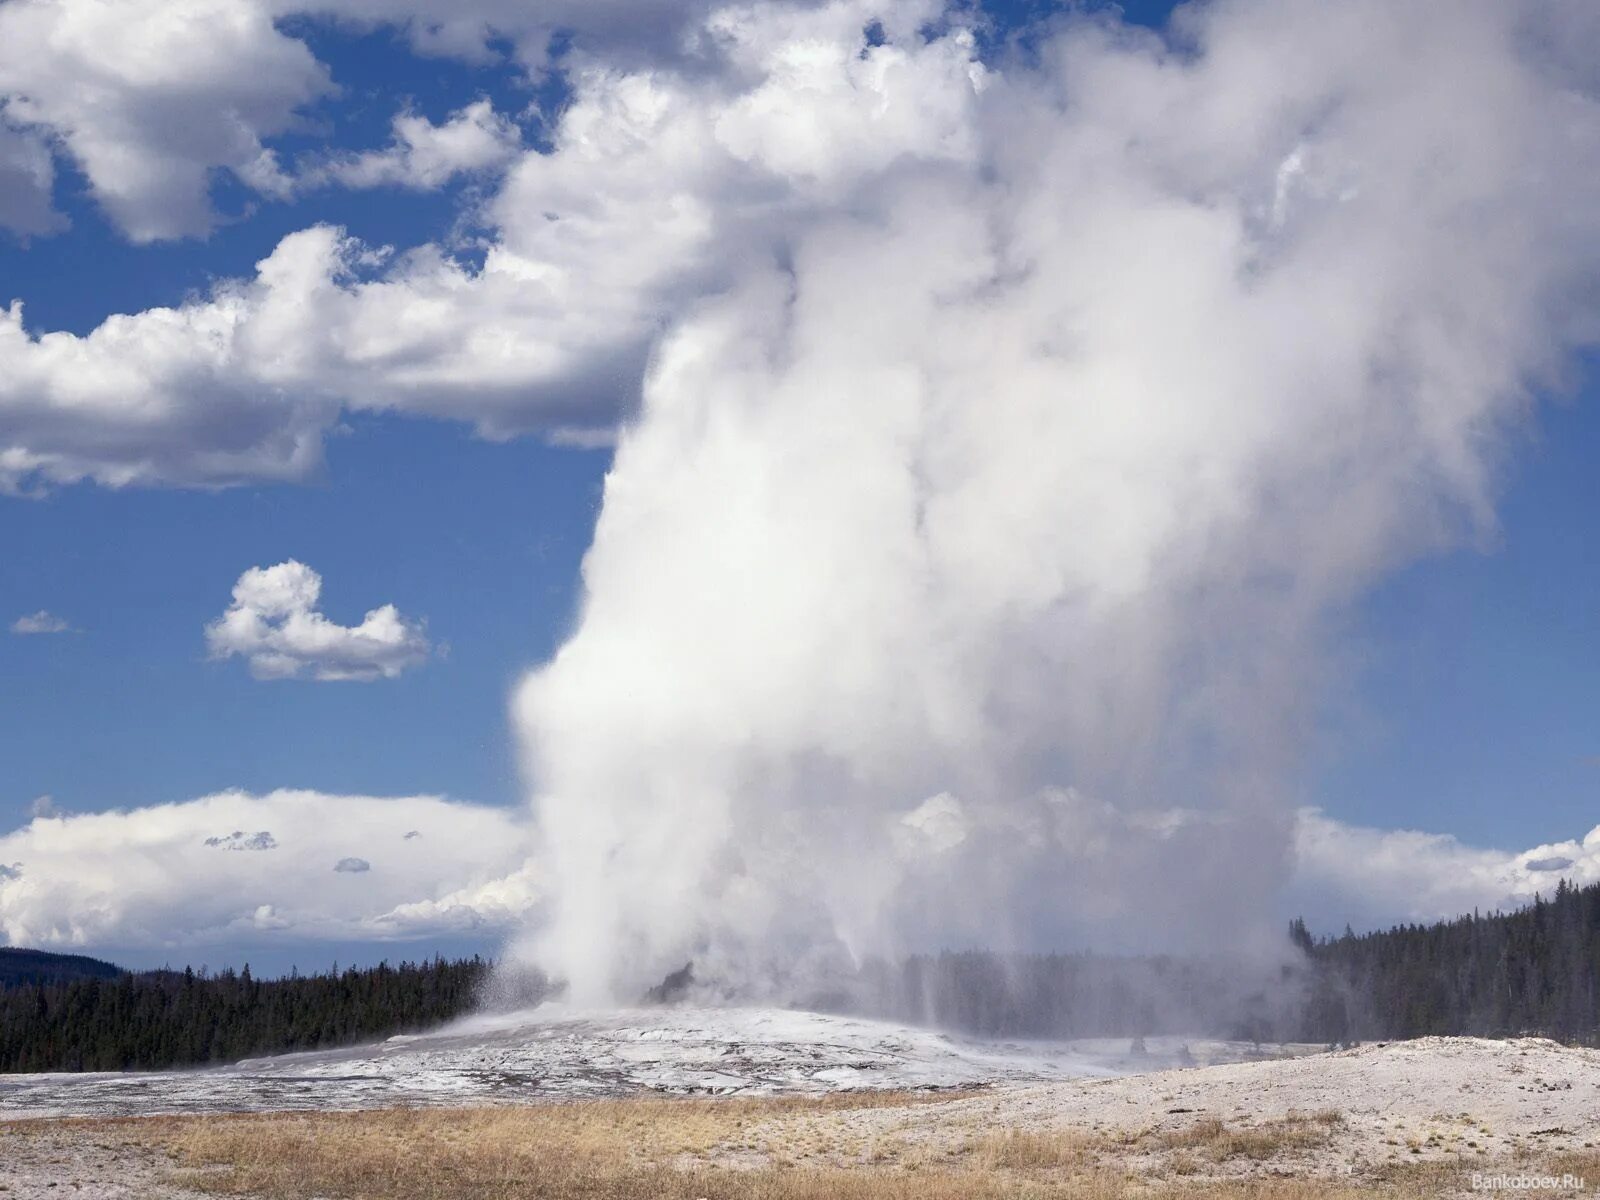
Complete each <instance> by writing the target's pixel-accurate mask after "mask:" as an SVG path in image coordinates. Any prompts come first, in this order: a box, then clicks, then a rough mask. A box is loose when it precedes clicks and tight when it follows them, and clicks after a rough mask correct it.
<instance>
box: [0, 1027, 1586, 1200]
mask: <svg viewBox="0 0 1600 1200" xmlns="http://www.w3.org/2000/svg"><path fill="white" fill-rule="evenodd" d="M1128 1049H1129V1047H1128V1044H1127V1043H1125V1042H1115V1043H1111V1042H1077V1043H1063V1044H1053V1045H1049V1046H1043V1045H1039V1044H1037V1043H1010V1044H995V1043H981V1042H973V1041H968V1040H964V1039H957V1038H949V1037H945V1036H943V1035H940V1034H937V1033H932V1032H929V1031H926V1030H918V1029H910V1028H905V1027H901V1026H894V1025H885V1024H882V1023H878V1022H866V1021H853V1020H847V1019H842V1018H836V1017H822V1016H818V1015H816V1014H809V1013H793V1012H783V1011H778V1010H734V1011H712V1010H692V1009H679V1010H671V1011H663V1010H653V1011H646V1012H632V1013H615V1014H609V1015H606V1016H592V1015H582V1014H572V1013H555V1014H550V1015H542V1016H539V1017H538V1018H537V1019H530V1018H529V1017H528V1015H527V1014H520V1015H517V1016H511V1017H501V1018H492V1019H490V1018H483V1019H477V1020H474V1021H471V1022H467V1023H464V1024H462V1025H459V1026H456V1027H453V1028H452V1029H450V1030H447V1031H442V1032H440V1033H437V1034H430V1035H427V1036H424V1037H419V1038H408V1039H391V1040H390V1041H388V1042H385V1043H382V1044H380V1045H378V1046H369V1047H362V1048H358V1049H352V1050H348V1051H340V1052H330V1053H318V1054H309V1055H292V1056H284V1057H283V1058H280V1059H266V1060H258V1061H256V1062H254V1063H251V1064H242V1065H240V1066H238V1067H234V1068H227V1069H223V1070H216V1071H203V1072H172V1073H166V1074H161V1075H141V1076H95V1077H76V1078H74V1077H69V1076H59V1075H56V1076H28V1077H22V1076H12V1077H9V1078H7V1079H6V1080H5V1082H4V1083H3V1084H0V1086H3V1087H4V1088H5V1089H6V1090H5V1093H4V1096H3V1097H0V1110H3V1111H0V1119H5V1120H10V1121H14V1122H15V1123H14V1124H11V1125H9V1126H6V1125H0V1200H24V1198H26V1200H42V1198H44V1197H55V1198H59V1197H61V1196H63V1195H77V1196H85V1197H96V1198H98V1197H107V1198H108V1200H122V1198H123V1197H128V1198H130V1200H131V1198H132V1197H140V1198H145V1197H149V1198H151V1200H190V1197H191V1196H192V1195H193V1194H192V1193H188V1192H185V1191H183V1190H182V1189H180V1188H177V1187H175V1186H173V1185H171V1184H170V1183H167V1182H163V1173H164V1171H165V1169H166V1164H165V1163H164V1162H163V1161H162V1160H161V1159H160V1157H159V1156H158V1155H157V1154H155V1153H154V1152H152V1151H150V1150H148V1149H144V1148H141V1147H138V1146H137V1145H133V1144H130V1142H129V1140H128V1138H127V1137H126V1136H123V1135H119V1134H117V1133H115V1132H113V1131H108V1130H106V1129H105V1128H103V1127H100V1128H97V1127H96V1126H95V1125H94V1124H74V1123H61V1122H57V1121H50V1120H21V1121H17V1120H16V1119H17V1118H23V1117H52V1116H62V1115H68V1114H77V1115H93V1116H105V1115H119V1114H121V1115H127V1114H140V1113H153V1112H199V1111H219V1110H231V1109H249V1110H267V1109H273V1108H352V1107H365V1106H369V1105H373V1104H392V1103H418V1102H421V1103H455V1104H470V1103H481V1102H486V1101H487V1102H501V1103H504V1102H516V1101H518V1100H552V1099H561V1098H572V1097H581V1096H594V1095H618V1094H629V1093H633V1094H637V1093H638V1092H640V1091H658V1092H668V1093H675V1094H694V1093H699V1094H705V1093H707V1092H712V1093H737V1094H752V1093H755V1094H776V1093H785V1092H802V1093H806V1092H811V1093H815V1092H819V1091H827V1090H837V1089H844V1088H854V1087H863V1086H878V1087H913V1088H918V1087H949V1086H956V1085H971V1084H984V1085H987V1086H985V1087H984V1088H983V1090H981V1091H979V1092H976V1093H974V1094H973V1095H970V1096H963V1097H961V1098H958V1099H954V1100H951V1101H948V1102H945V1103H940V1104H936V1105H925V1104H924V1105H917V1104H908V1105H906V1106H903V1107H901V1106H896V1107H890V1108H868V1109H856V1110H847V1111H843V1112H833V1113H819V1114H816V1115H814V1116H808V1117H804V1118H801V1119H802V1120H803V1121H805V1122H806V1123H808V1124H814V1125H815V1126H816V1129H815V1132H816V1133H817V1134H818V1135H820V1136H819V1137H818V1138H817V1139H813V1144H831V1145H837V1146H840V1147H841V1148H844V1149H842V1150H841V1154H842V1156H843V1157H842V1158H841V1161H848V1157H849V1156H850V1155H853V1154H856V1153H859V1152H860V1147H862V1146H863V1145H870V1144H871V1143H872V1141H873V1140H874V1139H875V1138H893V1139H896V1140H905V1139H911V1140H914V1141H926V1142H927V1143H928V1144H929V1145H930V1146H938V1145H952V1146H953V1145H958V1144H960V1143H962V1142H964V1141H967V1140H969V1139H970V1138H971V1137H972V1136H973V1135H974V1134H975V1133H978V1134H982V1133H987V1132H993V1131H996V1130H1002V1129H1016V1128H1022V1129H1051V1128H1060V1129H1071V1130H1078V1131H1082V1132H1088V1133H1100V1134H1113V1135H1114V1134H1117V1133H1123V1132H1126V1133H1135V1132H1140V1131H1149V1130H1167V1129H1176V1128H1181V1127H1182V1126H1184V1125H1187V1124H1189V1123H1192V1122H1195V1121H1198V1120H1201V1119H1203V1118H1205V1117H1208V1116H1216V1117H1220V1118H1222V1119H1223V1120H1225V1121H1226V1122H1228V1123H1229V1124H1230V1125H1250V1124H1257V1123H1260V1122H1262V1121H1269V1120H1272V1119H1274V1118H1278V1117H1283V1116H1286V1115H1288V1114H1290V1113H1316V1112H1323V1111H1330V1110H1331V1111H1334V1112H1337V1113H1339V1114H1341V1115H1342V1117H1343V1120H1342V1122H1341V1123H1340V1124H1338V1125H1337V1126H1336V1127H1335V1128H1334V1130H1333V1134H1332V1139H1331V1141H1330V1142H1329V1143H1328V1144H1327V1145H1326V1146H1323V1147H1320V1148H1314V1149H1308V1150H1303V1151H1296V1152H1295V1153H1294V1155H1293V1156H1292V1158H1291V1159H1290V1160H1289V1161H1288V1162H1283V1161H1277V1162H1274V1163H1273V1164H1271V1166H1270V1169H1271V1170H1274V1171H1279V1170H1285V1169H1287V1170H1289V1171H1292V1172H1293V1173H1294V1174H1296V1175H1301V1174H1310V1175H1317V1176H1321V1177H1323V1178H1327V1179H1342V1178H1343V1177H1344V1176H1346V1175H1347V1173H1349V1172H1350V1171H1352V1170H1353V1171H1355V1172H1357V1174H1358V1176H1359V1174H1360V1173H1361V1172H1363V1171H1366V1170H1368V1169H1371V1168H1378V1167H1381V1166H1383V1164H1385V1163H1407V1162H1425V1161H1429V1160H1437V1159H1448V1160H1459V1161H1460V1162H1461V1163H1462V1164H1463V1194H1465V1179H1466V1172H1467V1171H1469V1170H1471V1169H1483V1170H1502V1169H1514V1167H1515V1164H1516V1163H1517V1162H1518V1161H1519V1160H1520V1159H1522V1158H1523V1157H1525V1156H1526V1155H1527V1154H1529V1153H1539V1152H1547V1153H1558V1152H1563V1151H1567V1150H1581V1149H1585V1148H1592V1147H1595V1146H1597V1145H1600V1052H1597V1051H1593V1050H1583V1049H1573V1048H1570V1047H1563V1046H1559V1045H1557V1044H1555V1043H1553V1042H1548V1041H1544V1040H1542V1039H1527V1038H1524V1039H1518V1040H1513V1041H1487V1040H1482V1039H1476V1038H1424V1039H1421V1040H1418V1041H1413V1042H1396V1043H1387V1044H1368V1045H1364V1046H1361V1047H1359V1048H1357V1049H1353V1050H1345V1051H1338V1052H1332V1053H1308V1052H1305V1051H1308V1050H1309V1048H1304V1047H1300V1048H1294V1049H1296V1050H1299V1051H1301V1053H1298V1054H1292V1055H1282V1056H1279V1057H1271V1058H1266V1059H1262V1060H1260V1061H1250V1062H1228V1061H1219V1060H1226V1059H1228V1058H1230V1057H1232V1058H1237V1057H1239V1056H1240V1055H1242V1054H1247V1053H1250V1052H1251V1049H1252V1048H1250V1047H1248V1046H1245V1045H1240V1044H1236V1043H1208V1042H1192V1043H1189V1044H1188V1045H1187V1052H1188V1055H1189V1056H1190V1057H1193V1058H1194V1059H1195V1060H1197V1061H1199V1062H1201V1063H1205V1062H1210V1063H1211V1064H1212V1065H1200V1066H1195V1067H1185V1068H1172V1067H1170V1066H1169V1067H1167V1069H1151V1068H1157V1067H1162V1066H1164V1065H1166V1063H1169V1062H1171V1061H1172V1060H1174V1059H1176V1058H1178V1057H1179V1056H1181V1055H1183V1053H1184V1051H1185V1045H1184V1044H1183V1043H1181V1042H1179V1041H1177V1040H1160V1041H1152V1043H1151V1045H1150V1059H1147V1060H1137V1059H1133V1058H1130V1057H1129V1056H1128V1054H1127V1051H1128ZM1277 1053H1279V1054H1282V1051H1278V1052H1277ZM1152 1060H1153V1061H1152ZM1141 1068H1143V1070H1142V1071H1141V1073H1135V1074H1129V1073H1128V1072H1130V1071H1140V1070H1141ZM851 1147H853V1148H854V1149H849V1148H851ZM1127 1165H1128V1166H1129V1167H1130V1169H1138V1168H1139V1167H1140V1166H1141V1165H1142V1164H1141V1163H1140V1162H1139V1161H1138V1160H1137V1154H1136V1153H1133V1152H1131V1153H1130V1161H1129V1162H1128V1164H1127ZM1260 1169H1262V1168H1261V1165H1260V1164H1250V1163H1240V1164H1239V1165H1238V1166H1237V1167H1227V1166H1225V1167H1223V1168H1221V1170H1222V1172H1223V1173H1224V1174H1226V1173H1227V1172H1228V1171H1231V1170H1238V1171H1241V1172H1245V1171H1251V1170H1260ZM1588 1183H1589V1187H1590V1189H1596V1188H1600V1180H1590V1181H1588ZM51 1185H54V1186H51Z"/></svg>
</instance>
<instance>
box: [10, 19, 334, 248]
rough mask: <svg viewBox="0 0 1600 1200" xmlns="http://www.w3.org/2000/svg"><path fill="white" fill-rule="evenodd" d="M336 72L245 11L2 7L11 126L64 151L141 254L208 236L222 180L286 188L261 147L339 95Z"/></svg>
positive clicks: (269, 21)
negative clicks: (159, 243)
mask: <svg viewBox="0 0 1600 1200" xmlns="http://www.w3.org/2000/svg"><path fill="white" fill-rule="evenodd" d="M331 86H332V85H331V82H330V80H329V76H328V72H327V69H326V68H325V67H323V66H322V64H320V63H318V62H317V61H316V59H315V58H314V57H313V56H312V54H311V52H310V51H309V50H308V49H307V48H306V46H305V45H304V44H303V43H302V42H299V41H296V40H295V39H293V38H291V37H288V36H286V35H285V34H283V33H281V32H280V31H279V30H278V29H277V28H276V27H275V25H274V23H273V17H272V13H271V11H270V9H269V7H268V6H266V5H263V4H256V3H240V2H238V0H11V2H9V3H6V4H4V5H0V97H4V98H5V99H6V111H7V114H8V116H9V119H10V120H11V121H12V122H13V123H15V124H19V125H24V126H27V127H30V128H32V129H36V130H41V131H47V132H48V133H49V134H51V135H52V136H53V137H54V138H56V139H58V140H59V142H60V144H61V145H62V146H63V147H64V149H65V151H66V152H67V153H68V154H70V155H71V156H72V158H73V159H74V160H75V161H76V162H77V164H78V166H79V167H80V168H81V169H82V170H83V172H84V174H85V175H86V176H87V177H88V180H89V184H90V187H91V189H92V190H93V192H94V195H95V198H96V199H97V200H98V201H99V202H100V204H101V205H102V206H103V207H104V208H105V209H106V211H107V212H108V213H109V214H110V215H111V217H112V218H113V219H114V220H115V221H116V222H117V224H118V225H120V226H121V227H122V229H123V230H124V231H125V232H126V233H127V235H128V236H129V237H130V238H131V239H132V240H134V241H136V242H148V241H153V240H156V239H160V238H172V237H180V236H184V235H190V234H203V233H206V232H208V231H209V230H210V229H212V228H213V227H214V226H215V224H216V222H217V215H216V213H215V212H214V211H213V209H212V206H211V202H210V183H211V176H212V173H213V172H214V171H216V170H218V169H221V170H226V171H231V172H232V173H233V174H234V175H235V176H236V177H238V178H239V179H241V180H243V181H244V182H245V183H247V184H249V185H250V186H253V187H257V188H259V189H261V190H265V191H272V190H274V189H276V188H278V187H279V186H280V185H281V182H282V181H281V177H280V173H279V172H278V171H277V169H276V167H275V165H274V163H273V161H272V158H271V155H270V152H269V151H268V150H267V149H266V147H265V144H264V139H266V138H268V137H270V136H272V135H274V134H277V133H280V132H282V131H284V130H286V129H288V128H289V127H290V126H291V125H292V124H293V123H294V121H295V119H296V111H297V110H298V109H299V108H301V107H302V106H303V105H306V104H308V103H310V102H311V101H313V100H315V99H317V98H318V97H320V96H322V95H324V94H326V93H328V91H329V90H330V88H331Z"/></svg>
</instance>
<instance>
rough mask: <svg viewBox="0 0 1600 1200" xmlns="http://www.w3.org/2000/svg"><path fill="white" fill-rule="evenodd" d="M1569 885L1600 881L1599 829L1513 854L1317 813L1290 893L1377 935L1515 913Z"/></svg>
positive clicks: (1302, 836)
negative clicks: (1399, 927)
mask: <svg viewBox="0 0 1600 1200" xmlns="http://www.w3.org/2000/svg"><path fill="white" fill-rule="evenodd" d="M1562 879H1566V880H1568V881H1570V882H1572V883H1574V884H1577V885H1579V886H1582V885H1585V884H1591V883H1597V882H1600V826H1597V827H1595V828H1594V829H1591V830H1590V831H1589V833H1588V834H1587V835H1586V836H1585V837H1583V838H1582V839H1581V840H1578V841H1566V842H1553V843H1547V844H1545V845H1541V846H1534V847H1531V848H1529V849H1527V850H1519V851H1510V850H1497V849H1492V848H1485V847H1478V846H1469V845H1466V844H1464V843H1463V842H1461V841H1459V840H1458V839H1457V838H1454V837H1452V836H1450V835H1448V834H1439V833H1422V832H1419V831H1416V830H1409V829H1401V830H1388V829H1370V828H1365V827H1362V826H1357V825H1346V824H1344V823H1342V822H1340V821H1337V820H1335V819H1333V818H1331V817H1329V816H1327V815H1326V814H1325V813H1323V812H1321V811H1319V810H1317V809H1314V808H1310V809H1304V810H1302V811H1301V813H1300V815H1299V820H1298V823H1297V826H1296V833H1295V874H1294V884H1293V887H1292V888H1291V893H1290V894H1291V899H1292V900H1293V901H1296V902H1298V903H1299V904H1300V906H1301V907H1303V908H1304V909H1305V910H1307V911H1308V912H1309V913H1311V914H1314V915H1317V916H1321V917H1323V919H1324V921H1325V922H1326V924H1328V925H1334V923H1335V922H1337V923H1338V925H1342V924H1344V923H1346V922H1348V923H1350V924H1352V925H1354V926H1356V927H1357V928H1370V927H1373V926H1381V925H1387V924H1391V923H1397V922H1407V921H1436V920H1440V919H1446V918H1450V917H1457V916H1460V915H1462V914H1463V913H1470V912H1472V911H1474V910H1478V911H1482V912H1492V911H1495V910H1502V909H1511V908H1516V907H1518V906H1520V905H1524V904H1528V903H1531V902H1532V901H1533V898H1534V897H1535V896H1536V895H1541V894H1542V895H1545V896H1549V895H1550V894H1551V893H1552V892H1553V891H1555V889H1556V884H1557V883H1558V882H1559V881H1560V880H1562ZM1338 925H1334V927H1333V928H1327V929H1325V932H1328V933H1334V932H1337V930H1338Z"/></svg>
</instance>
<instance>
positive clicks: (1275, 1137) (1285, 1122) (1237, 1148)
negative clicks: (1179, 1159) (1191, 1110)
mask: <svg viewBox="0 0 1600 1200" xmlns="http://www.w3.org/2000/svg"><path fill="white" fill-rule="evenodd" d="M1343 1123H1344V1118H1343V1117H1342V1116H1340V1115H1339V1114H1338V1113H1336V1112H1332V1111H1323V1112H1316V1113H1289V1114H1288V1115H1287V1116H1284V1117H1280V1118H1278V1119H1276V1120H1272V1121H1263V1122H1262V1123H1261V1124H1259V1125H1243V1126H1231V1125H1228V1124H1226V1123H1225V1122H1223V1121H1222V1119H1221V1118H1219V1117H1202V1118H1201V1119H1200V1120H1198V1121H1195V1122H1194V1123H1193V1124H1190V1125H1185V1126H1183V1127H1182V1128H1179V1129H1172V1130H1165V1131H1161V1132H1158V1133H1154V1134H1151V1135H1150V1140H1151V1141H1152V1142H1153V1143H1154V1144H1155V1145H1157V1146H1159V1147H1160V1148H1162V1149H1164V1150H1184V1151H1190V1152H1192V1153H1194V1154H1198V1155H1200V1156H1201V1157H1203V1158H1207V1159H1210V1160H1211V1161H1212V1162H1223V1161H1226V1160H1227V1159H1231V1158H1248V1159H1253V1160H1256V1161H1260V1160H1262V1159H1268V1158H1274V1157H1277V1156H1278V1155H1281V1154H1285V1153H1293V1152H1295V1151H1299V1150H1320V1149H1322V1148H1323V1147H1325V1146H1327V1145H1328V1143H1329V1142H1331V1141H1332V1140H1333V1135H1334V1132H1335V1130H1337V1129H1338V1127H1339V1126H1340V1125H1342V1124H1343Z"/></svg>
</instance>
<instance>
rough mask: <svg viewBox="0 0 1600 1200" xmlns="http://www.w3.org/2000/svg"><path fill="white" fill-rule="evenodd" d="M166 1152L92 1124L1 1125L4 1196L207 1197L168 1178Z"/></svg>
mask: <svg viewBox="0 0 1600 1200" xmlns="http://www.w3.org/2000/svg"><path fill="white" fill-rule="evenodd" d="M171 1169H172V1164H171V1161H170V1160H169V1159H168V1158H167V1156H166V1154H164V1153H163V1152H161V1151H159V1150H155V1149H152V1148H151V1147H149V1146H143V1145H140V1144H139V1142H138V1141H137V1140H136V1138H135V1137H134V1136H131V1135H130V1134H128V1133H126V1132H123V1131H121V1130H113V1129H107V1128H97V1127H96V1126H95V1125H94V1124H92V1123H83V1122H71V1121H30V1122H27V1123H19V1124H17V1125H10V1126H0V1200H61V1198H62V1197H64V1196H77V1197H82V1198H83V1200H205V1198H204V1196H203V1194H202V1193H200V1192H195V1191H191V1190H190V1189H188V1188H184V1187H179V1186H176V1185H174V1184H172V1183H170V1182H169V1181H168V1179H167V1176H168V1174H169V1172H170V1171H171Z"/></svg>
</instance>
